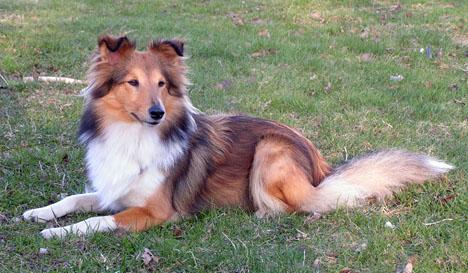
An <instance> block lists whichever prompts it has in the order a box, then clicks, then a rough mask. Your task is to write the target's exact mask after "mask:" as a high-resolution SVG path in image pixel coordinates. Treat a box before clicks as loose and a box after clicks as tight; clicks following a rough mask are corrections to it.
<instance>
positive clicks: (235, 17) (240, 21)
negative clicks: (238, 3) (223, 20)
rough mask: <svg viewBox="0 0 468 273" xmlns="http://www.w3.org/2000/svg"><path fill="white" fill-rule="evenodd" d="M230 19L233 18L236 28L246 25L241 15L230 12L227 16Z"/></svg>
mask: <svg viewBox="0 0 468 273" xmlns="http://www.w3.org/2000/svg"><path fill="white" fill-rule="evenodd" d="M227 16H228V17H229V18H231V20H232V22H233V23H234V25H236V26H243V25H244V19H242V16H240V14H237V13H234V12H229V13H228V14H227Z"/></svg>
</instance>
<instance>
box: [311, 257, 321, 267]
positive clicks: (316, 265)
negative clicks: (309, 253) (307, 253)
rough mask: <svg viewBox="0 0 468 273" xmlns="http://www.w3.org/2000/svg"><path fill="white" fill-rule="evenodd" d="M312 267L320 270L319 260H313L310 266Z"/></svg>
mask: <svg viewBox="0 0 468 273" xmlns="http://www.w3.org/2000/svg"><path fill="white" fill-rule="evenodd" d="M312 266H313V267H314V268H315V269H318V268H320V258H317V259H315V260H314V263H313V264H312Z"/></svg>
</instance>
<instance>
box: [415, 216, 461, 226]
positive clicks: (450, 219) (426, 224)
mask: <svg viewBox="0 0 468 273" xmlns="http://www.w3.org/2000/svg"><path fill="white" fill-rule="evenodd" d="M453 220H454V219H452V218H447V219H442V220H440V221H435V222H431V223H423V225H425V226H432V225H435V224H439V223H442V222H445V221H453Z"/></svg>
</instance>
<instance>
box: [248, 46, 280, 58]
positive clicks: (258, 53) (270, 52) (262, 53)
mask: <svg viewBox="0 0 468 273" xmlns="http://www.w3.org/2000/svg"><path fill="white" fill-rule="evenodd" d="M274 54H276V49H273V48H268V49H262V50H260V51H256V52H254V53H252V54H250V57H253V58H259V57H265V56H268V55H274Z"/></svg>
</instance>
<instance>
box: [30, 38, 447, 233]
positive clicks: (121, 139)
mask: <svg viewBox="0 0 468 273" xmlns="http://www.w3.org/2000/svg"><path fill="white" fill-rule="evenodd" d="M183 52H184V43H183V42H182V41H180V40H177V39H174V40H156V41H153V42H151V43H150V44H149V45H148V47H147V49H146V50H145V51H138V50H136V49H135V42H133V41H131V40H129V39H128V38H127V37H126V36H123V37H114V36H101V37H100V38H99V39H98V48H97V51H96V53H95V54H94V56H93V57H92V59H91V66H90V69H89V71H88V82H89V85H88V87H87V89H86V95H85V96H86V103H85V109H84V113H83V116H82V118H81V125H80V128H79V140H80V141H81V143H83V144H84V145H85V147H86V156H85V160H86V169H87V175H88V178H89V181H90V191H89V192H87V193H83V194H77V195H72V196H69V197H66V198H64V199H63V200H61V201H59V202H57V203H55V204H52V205H49V206H46V207H42V208H37V209H32V210H28V211H26V212H25V213H24V214H23V217H24V218H25V219H27V220H33V221H40V222H44V221H50V220H53V219H55V218H58V217H62V216H64V215H66V214H68V213H71V212H74V211H93V212H99V213H101V214H102V213H103V212H108V213H112V215H107V216H98V217H92V218H89V219H87V220H85V221H82V222H79V223H76V224H73V225H68V226H64V227H57V228H48V229H45V230H43V231H42V232H41V235H42V236H43V237H45V238H52V237H59V238H62V237H64V236H66V235H67V234H78V235H84V234H88V233H92V232H102V231H112V230H115V229H117V228H123V229H126V230H131V231H142V230H145V229H148V228H149V227H151V226H154V225H159V224H162V223H165V222H168V221H176V220H178V219H181V218H184V217H187V216H190V215H193V214H196V213H198V212H200V211H202V210H206V209H209V208H213V207H241V208H245V209H246V210H249V211H252V212H255V214H256V215H257V216H259V217H265V216H271V215H277V214H280V213H293V212H301V213H325V212H329V211H332V210H334V209H336V208H338V207H347V208H351V207H356V206H360V205H363V204H365V203H366V200H367V199H369V198H373V199H383V198H384V197H386V196H390V195H392V193H393V192H395V191H397V190H399V189H401V188H403V187H405V186H406V185H408V184H411V183H423V182H424V181H425V180H428V179H433V178H436V177H439V176H441V175H442V174H444V173H446V172H448V171H449V170H450V169H452V168H453V167H452V166H451V165H449V164H447V163H445V162H443V161H440V160H437V159H434V158H432V157H429V156H426V155H422V154H415V153H410V152H406V151H401V150H388V151H382V152H377V153H372V154H369V155H366V156H363V157H361V158H358V159H354V160H351V161H350V162H348V163H346V164H345V165H343V166H340V167H337V168H335V169H332V168H331V167H330V165H329V164H327V162H326V161H325V159H324V158H323V157H322V155H321V154H320V152H319V151H318V150H317V148H316V147H315V146H314V145H313V144H312V143H311V142H310V141H309V140H307V139H306V138H305V137H303V136H301V135H300V134H299V133H298V132H297V131H296V130H294V129H292V128H290V127H288V126H285V125H282V124H279V123H276V122H274V121H270V120H264V119H260V118H255V117H250V116H244V115H216V116H208V115H205V114H203V113H201V112H199V111H198V110H197V109H196V108H194V107H193V106H192V104H191V102H190V99H189V98H188V96H187V90H186V88H187V85H188V79H187V77H186V74H187V67H186V65H185V62H184V56H183Z"/></svg>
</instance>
